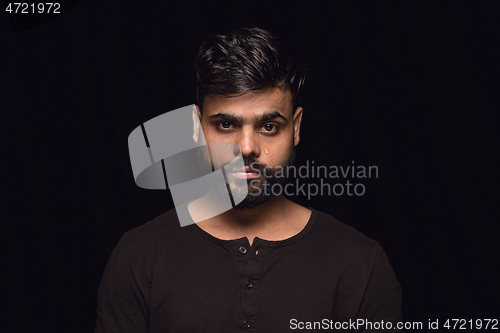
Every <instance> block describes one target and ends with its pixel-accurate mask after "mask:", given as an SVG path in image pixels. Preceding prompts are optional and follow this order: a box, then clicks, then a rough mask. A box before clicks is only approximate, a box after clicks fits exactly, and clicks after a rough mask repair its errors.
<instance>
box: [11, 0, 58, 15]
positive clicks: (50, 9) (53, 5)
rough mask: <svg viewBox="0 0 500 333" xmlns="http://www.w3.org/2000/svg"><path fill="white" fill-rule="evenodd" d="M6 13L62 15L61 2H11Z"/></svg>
mask: <svg viewBox="0 0 500 333" xmlns="http://www.w3.org/2000/svg"><path fill="white" fill-rule="evenodd" d="M5 11H6V12H8V13H9V14H61V4H60V3H59V2H45V3H44V2H39V3H36V4H35V3H27V2H9V3H8V4H7V7H6V8H5Z"/></svg>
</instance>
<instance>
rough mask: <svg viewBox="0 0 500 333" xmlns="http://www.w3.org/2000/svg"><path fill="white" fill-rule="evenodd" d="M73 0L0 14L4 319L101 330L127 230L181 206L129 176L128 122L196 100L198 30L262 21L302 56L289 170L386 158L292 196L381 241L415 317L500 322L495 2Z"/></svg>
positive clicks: (20, 328)
mask: <svg viewBox="0 0 500 333" xmlns="http://www.w3.org/2000/svg"><path fill="white" fill-rule="evenodd" d="M63 5H64V9H65V13H64V14H62V15H60V16H59V17H57V18H55V19H53V20H50V21H48V22H45V23H43V19H39V21H42V22H41V24H38V23H39V22H38V21H36V22H35V21H32V22H35V23H33V24H31V25H32V26H31V27H29V28H23V20H24V21H29V20H31V18H27V17H26V18H22V19H19V18H12V17H11V18H10V20H9V18H8V17H7V15H6V13H5V12H4V11H2V13H1V14H0V17H1V18H2V19H1V20H0V31H1V45H0V57H1V58H0V61H1V72H0V75H1V76H0V80H1V84H2V86H1V88H2V90H1V97H0V101H1V104H0V124H1V125H2V126H1V131H0V144H1V157H0V158H1V160H0V161H1V162H0V163H1V174H0V195H1V196H0V199H1V202H0V204H1V206H0V210H1V217H0V219H1V220H0V221H1V226H0V236H1V240H0V241H1V243H0V244H1V245H0V246H1V250H2V254H1V268H0V272H1V273H0V276H1V294H0V295H1V296H0V301H1V304H2V309H1V311H2V314H1V316H0V320H1V326H0V330H1V331H2V332H91V331H92V330H93V327H94V324H95V308H96V293H97V288H98V285H99V282H100V278H101V276H102V273H103V270H104V267H105V265H106V262H107V260H108V258H109V255H110V254H111V251H112V250H113V248H114V246H115V245H116V243H117V241H118V239H119V237H120V236H121V235H122V234H123V233H124V232H125V231H127V230H129V229H131V228H133V227H136V226H138V225H141V224H143V223H145V222H147V221H149V220H151V219H153V218H154V217H156V216H158V215H159V214H161V213H163V212H165V211H167V210H169V209H171V208H172V207H173V204H172V200H171V196H170V193H169V192H168V191H154V190H145V189H141V188H139V187H137V186H136V185H135V183H134V179H133V175H132V170H131V167H130V160H129V155H128V146H127V138H128V135H129V133H130V132H131V131H132V130H133V129H135V128H136V127H137V126H139V125H140V124H141V123H143V122H145V121H147V120H149V119H151V118H153V117H155V116H157V115H160V114H163V113H165V112H167V111H170V110H173V109H177V108H179V107H182V106H185V105H189V104H193V103H195V74H194V56H195V53H196V50H197V48H198V45H199V42H200V41H201V39H202V38H203V37H205V36H207V35H211V34H219V33H225V32H227V31H228V30H229V29H230V28H235V27H240V26H250V25H251V24H253V25H256V26H258V27H261V28H266V29H269V30H271V31H273V32H274V33H275V34H277V35H278V36H280V37H281V38H282V39H283V41H284V42H285V44H286V45H288V47H289V48H292V49H294V50H295V51H296V52H298V53H299V54H300V55H301V56H302V57H303V58H304V60H305V61H306V62H307V63H308V64H309V68H308V78H307V89H306V91H305V96H304V98H305V99H304V103H303V106H304V109H305V113H304V118H303V123H302V124H303V125H302V132H301V142H300V144H299V146H298V148H297V155H298V156H297V157H298V159H297V165H303V164H304V163H305V161H306V160H309V161H312V160H314V161H315V164H316V165H337V166H340V165H342V166H347V165H352V161H354V162H355V164H356V165H365V166H370V165H376V166H378V169H379V177H378V178H372V179H368V180H363V184H364V185H365V186H366V194H365V195H363V196H347V195H343V196H339V197H337V196H323V197H314V198H311V200H310V201H308V200H307V198H305V197H303V196H298V197H293V198H292V199H293V200H295V201H297V202H298V203H300V204H303V205H305V206H312V207H314V208H316V209H318V210H321V211H324V212H326V213H329V214H331V215H333V216H335V217H336V218H337V219H339V220H341V221H343V222H344V223H347V224H349V225H351V226H354V227H355V228H356V229H358V230H359V231H361V232H363V233H364V234H366V235H367V236H369V237H371V238H374V239H376V240H377V241H379V242H380V243H381V245H382V246H383V247H384V249H385V251H386V252H387V255H388V256H389V259H390V260H391V263H392V265H393V267H394V270H395V271H396V274H397V276H398V279H399V281H400V282H401V285H402V288H403V317H404V319H405V320H406V321H422V322H424V325H425V324H426V323H427V321H428V319H431V320H435V319H441V320H444V319H448V318H463V319H477V318H498V319H500V311H499V296H500V290H499V289H500V288H499V283H498V281H499V277H500V274H499V253H500V251H499V242H498V231H499V228H498V227H497V224H498V222H499V219H498V215H497V214H496V211H497V207H496V206H497V199H498V197H499V196H498V188H497V187H496V184H497V181H498V176H497V169H498V157H499V156H498V142H499V135H498V128H499V116H498V111H499V110H500V97H499V96H500V93H499V92H500V65H499V61H500V43H499V40H500V25H499V18H500V1H342V2H340V1H336V2H332V3H329V2H325V3H320V2H312V3H310V2H306V1H296V2H290V1H287V2H281V3H279V4H278V3H272V4H271V3H268V2H263V1H231V2H226V3H212V2H211V1H203V2H200V3H183V4H180V2H178V3H174V2H171V1H151V2H147V3H146V2H139V1H97V0H87V1H84V0H82V1H80V2H77V1H71V2H70V1H67V3H63ZM11 23H12V25H11ZM24 24H26V23H24ZM25 26H26V27H28V26H29V24H28V25H25ZM358 181H359V180H358ZM355 182H357V181H356V180H355Z"/></svg>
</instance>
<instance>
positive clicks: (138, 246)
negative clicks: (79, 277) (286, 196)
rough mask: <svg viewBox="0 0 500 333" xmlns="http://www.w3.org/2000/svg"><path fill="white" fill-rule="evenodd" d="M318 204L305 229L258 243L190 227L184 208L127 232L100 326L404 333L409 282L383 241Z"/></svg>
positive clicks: (101, 300) (107, 275)
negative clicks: (401, 278) (404, 287)
mask: <svg viewBox="0 0 500 333" xmlns="http://www.w3.org/2000/svg"><path fill="white" fill-rule="evenodd" d="M310 209H311V210H312V214H311V217H310V219H309V221H308V223H307V225H306V227H305V228H304V229H303V230H302V231H301V232H300V233H298V234H297V235H295V236H293V237H291V238H288V239H285V240H281V241H266V240H263V239H260V238H256V239H255V241H254V243H253V244H252V246H250V244H249V242H248V239H247V238H240V239H235V240H229V241H226V240H221V239H218V238H215V237H213V236H212V235H210V234H208V233H207V232H205V231H204V230H202V229H201V228H200V227H198V226H197V225H196V224H192V225H189V226H186V227H181V226H180V224H179V221H178V218H177V214H176V211H175V210H170V211H168V212H166V213H164V214H162V215H160V216H158V217H157V218H155V219H154V220H152V221H150V222H148V223H146V224H144V225H142V226H140V227H137V228H135V229H132V230H130V231H128V232H126V233H125V234H124V235H123V237H122V238H121V239H120V241H119V243H118V245H117V246H116V248H115V250H114V252H113V254H112V255H111V258H110V259H109V262H108V265H107V267H106V270H105V272H104V276H103V278H102V282H101V285H100V287H99V292H98V308H97V324H96V330H95V332H97V333H101V332H106V333H111V332H120V333H127V332H134V333H140V332H151V333H160V332H171V333H181V332H189V333H202V332H209V333H233V332H246V333H250V332H269V333H280V332H294V331H297V330H299V331H301V329H300V328H303V329H304V330H306V331H307V332H324V331H330V332H333V331H335V327H336V328H340V327H343V328H345V329H344V330H340V331H343V332H349V331H354V332H357V331H364V329H366V328H367V327H368V328H369V327H370V326H367V325H368V324H367V323H366V321H368V322H371V323H372V325H373V324H375V325H376V323H379V324H380V323H381V322H382V320H383V322H384V324H387V322H391V324H392V326H393V329H391V330H389V331H391V332H397V331H398V330H395V329H394V328H395V327H396V325H397V322H398V321H401V317H400V310H401V288H400V285H399V283H398V281H397V279H396V276H395V274H394V272H393V270H392V268H391V265H390V263H389V261H388V259H387V257H386V255H385V253H384V251H383V250H382V248H381V246H380V245H379V244H378V243H377V242H376V241H374V240H372V239H370V238H368V237H366V236H364V235H363V234H361V233H360V232H358V231H356V230H355V229H354V228H352V227H349V226H347V225H345V224H343V223H341V222H339V221H337V220H336V219H335V218H333V217H331V216H329V215H327V214H324V213H322V212H319V211H316V210H314V209H312V208H310ZM257 250H258V253H256V252H257ZM356 320H364V321H365V324H364V325H363V324H361V326H354V325H353V322H356V323H358V324H360V323H361V321H356ZM347 325H349V326H347ZM308 327H309V328H312V329H307V328H308ZM372 327H373V326H372ZM379 327H380V326H379ZM337 331H338V330H337ZM366 331H369V330H366ZM374 331H376V332H381V331H384V330H382V329H377V330H374Z"/></svg>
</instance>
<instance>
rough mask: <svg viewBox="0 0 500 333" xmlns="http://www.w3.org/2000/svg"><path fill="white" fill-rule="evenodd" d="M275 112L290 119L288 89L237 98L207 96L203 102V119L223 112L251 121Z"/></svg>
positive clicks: (290, 105)
mask: <svg viewBox="0 0 500 333" xmlns="http://www.w3.org/2000/svg"><path fill="white" fill-rule="evenodd" d="M275 111H278V112H280V113H281V114H282V115H283V116H285V118H291V117H292V94H291V92H290V90H289V89H286V90H283V89H281V88H278V87H277V88H272V89H269V90H266V91H259V92H250V93H248V94H245V95H243V96H238V97H226V96H220V95H216V96H207V97H205V100H204V101H203V117H205V116H207V117H208V116H210V115H213V114H217V113H219V112H224V113H226V114H230V115H234V116H239V117H242V118H244V119H251V118H254V117H258V116H260V115H264V114H266V113H270V112H275Z"/></svg>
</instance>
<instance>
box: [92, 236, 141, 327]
mask: <svg viewBox="0 0 500 333" xmlns="http://www.w3.org/2000/svg"><path fill="white" fill-rule="evenodd" d="M126 236H127V234H125V235H123V236H122V238H121V239H120V241H119V242H118V244H117V245H116V247H115V249H114V251H113V253H112V254H111V257H110V259H109V261H108V264H107V266H106V269H105V270H104V274H103V277H102V280H101V284H100V286H99V291H98V294H97V321H96V327H95V333H115V332H116V333H118V332H120V333H128V332H133V333H142V332H148V321H149V319H148V318H149V310H148V308H149V307H148V297H147V295H148V292H147V286H146V285H145V284H144V282H143V281H141V280H140V279H139V278H137V276H135V274H134V272H133V269H132V267H133V265H132V263H131V260H130V252H129V251H130V250H129V248H128V244H127V237H126Z"/></svg>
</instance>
